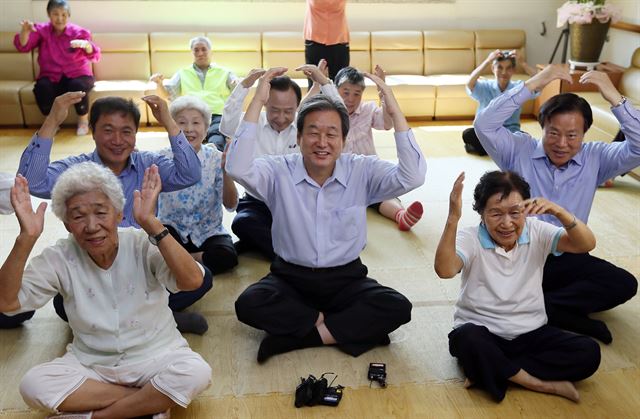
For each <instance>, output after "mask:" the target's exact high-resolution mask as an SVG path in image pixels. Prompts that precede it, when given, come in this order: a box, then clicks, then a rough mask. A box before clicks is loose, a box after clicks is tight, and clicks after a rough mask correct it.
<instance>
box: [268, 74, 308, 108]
mask: <svg viewBox="0 0 640 419" xmlns="http://www.w3.org/2000/svg"><path fill="white" fill-rule="evenodd" d="M271 89H273V90H277V91H279V92H286V91H288V90H289V89H293V93H295V94H296V102H297V104H298V105H300V101H301V100H302V91H301V90H300V86H298V83H296V82H295V81H293V80H291V77H289V76H280V77H274V78H273V79H271Z"/></svg>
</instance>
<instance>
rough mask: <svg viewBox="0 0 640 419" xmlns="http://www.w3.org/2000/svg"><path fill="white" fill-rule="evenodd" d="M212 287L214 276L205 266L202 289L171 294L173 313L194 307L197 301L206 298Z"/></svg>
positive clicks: (170, 303)
mask: <svg viewBox="0 0 640 419" xmlns="http://www.w3.org/2000/svg"><path fill="white" fill-rule="evenodd" d="M212 286H213V275H212V274H211V271H210V270H209V269H208V268H207V267H206V266H205V267H204V278H202V285H200V288H198V289H195V290H193V291H179V292H176V293H175V294H172V293H169V308H170V309H171V311H182V310H184V309H185V308H187V307H190V306H192V305H193V304H194V303H195V302H196V301H198V300H199V299H201V298H202V297H204V295H205V294H206V293H207V292H209V290H210V289H211V287H212Z"/></svg>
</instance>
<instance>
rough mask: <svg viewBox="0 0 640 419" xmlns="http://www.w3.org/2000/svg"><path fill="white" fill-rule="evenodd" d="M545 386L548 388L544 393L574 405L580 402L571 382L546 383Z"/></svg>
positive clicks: (578, 394)
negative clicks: (567, 400) (562, 398)
mask: <svg viewBox="0 0 640 419" xmlns="http://www.w3.org/2000/svg"><path fill="white" fill-rule="evenodd" d="M545 384H546V385H547V386H549V388H548V390H549V391H545V393H551V394H556V395H558V396H562V397H565V398H567V399H569V400H571V401H574V402H576V403H578V402H579V401H580V393H578V390H577V389H576V386H574V385H573V383H572V382H571V381H547V382H546V383H545Z"/></svg>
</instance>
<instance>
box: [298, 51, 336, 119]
mask: <svg viewBox="0 0 640 419" xmlns="http://www.w3.org/2000/svg"><path fill="white" fill-rule="evenodd" d="M296 71H302V72H303V73H304V75H305V76H306V77H307V78H310V79H311V80H312V81H313V84H312V85H311V89H309V91H308V92H307V94H306V95H304V97H303V98H302V100H301V101H300V105H299V106H298V109H300V106H302V104H303V103H304V102H306V101H307V100H308V99H309V98H311V97H313V96H315V95H317V94H319V93H320V87H321V86H324V85H326V84H328V83H329V82H330V81H331V80H330V79H329V66H328V65H327V60H325V59H324V58H323V59H321V60H320V62H319V63H318V66H315V65H313V64H305V65H301V66H300V67H298V68H296Z"/></svg>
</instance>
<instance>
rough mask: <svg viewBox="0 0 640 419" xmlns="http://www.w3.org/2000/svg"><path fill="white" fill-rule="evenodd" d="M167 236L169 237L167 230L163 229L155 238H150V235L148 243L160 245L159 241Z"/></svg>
mask: <svg viewBox="0 0 640 419" xmlns="http://www.w3.org/2000/svg"><path fill="white" fill-rule="evenodd" d="M168 235H169V229H167V228H165V229H164V230H162V231H161V232H160V233H158V234H156V235H155V236H152V235H151V234H149V241H150V242H151V244H152V245H154V246H157V245H158V243H160V240H162V239H164V238H165V237H166V236H168Z"/></svg>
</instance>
